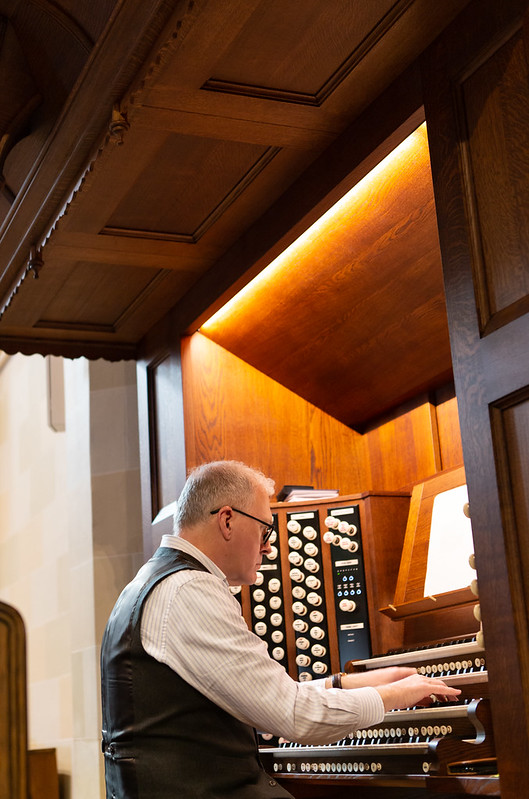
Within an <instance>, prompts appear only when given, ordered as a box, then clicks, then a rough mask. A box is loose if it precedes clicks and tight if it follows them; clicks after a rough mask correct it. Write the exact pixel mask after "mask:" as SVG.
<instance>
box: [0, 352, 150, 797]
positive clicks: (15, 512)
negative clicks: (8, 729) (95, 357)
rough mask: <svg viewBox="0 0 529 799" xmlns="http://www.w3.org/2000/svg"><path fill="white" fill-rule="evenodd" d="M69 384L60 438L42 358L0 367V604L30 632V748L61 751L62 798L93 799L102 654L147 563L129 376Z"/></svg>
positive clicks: (98, 783)
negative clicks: (114, 616) (121, 603)
mask: <svg viewBox="0 0 529 799" xmlns="http://www.w3.org/2000/svg"><path fill="white" fill-rule="evenodd" d="M64 377H65V381H64V385H65V430H64V431H63V432H57V431H56V430H53V429H52V428H51V427H50V425H49V423H48V418H49V417H48V412H49V397H48V361H47V359H44V358H42V357H41V356H32V357H24V356H14V357H12V358H8V359H6V360H0V598H1V599H2V600H3V601H5V602H8V603H10V604H12V605H14V606H15V607H16V608H17V610H19V611H20V613H21V614H22V617H23V618H24V621H25V624H26V636H27V661H28V663H27V667H28V702H29V707H28V716H29V719H28V720H29V745H30V748H47V747H54V748H56V750H57V760H58V767H59V772H60V782H61V796H62V798H63V799H73V798H74V799H85V798H86V799H97V797H99V796H104V793H103V790H102V784H103V781H102V758H101V754H100V743H99V741H100V704H99V672H98V669H99V644H100V640H101V635H102V632H103V628H104V624H105V621H106V618H107V616H108V613H109V611H110V608H111V607H112V605H113V603H114V601H115V598H116V597H117V595H118V593H119V591H120V590H121V588H122V587H123V585H124V584H125V583H126V582H127V581H128V579H130V577H131V576H132V574H134V573H135V571H136V569H137V567H138V565H139V563H140V562H141V559H142V555H141V552H142V543H141V513H140V499H139V498H140V485H139V456H138V435H137V405H136V379H135V365H134V364H133V363H131V362H121V363H118V364H110V363H106V362H104V361H95V362H88V361H86V360H85V359H76V360H73V361H70V360H66V361H64ZM58 407H59V413H60V404H59V405H58Z"/></svg>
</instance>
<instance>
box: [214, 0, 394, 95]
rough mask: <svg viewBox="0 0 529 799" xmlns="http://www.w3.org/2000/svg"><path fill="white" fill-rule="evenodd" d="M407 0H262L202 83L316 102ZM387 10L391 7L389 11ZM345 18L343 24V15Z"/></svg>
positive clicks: (327, 92) (352, 63) (216, 87)
mask: <svg viewBox="0 0 529 799" xmlns="http://www.w3.org/2000/svg"><path fill="white" fill-rule="evenodd" d="M408 5H409V0H399V1H397V2H395V0H371V2H370V3H368V4H361V3H358V2H356V3H355V2H351V0H339V1H338V2H333V3H332V7H331V8H329V5H328V4H327V3H321V2H320V0H305V2H304V3H303V4H302V5H301V7H300V4H299V2H297V0H267V2H264V3H261V5H260V6H259V7H258V8H257V9H256V11H255V12H254V14H253V15H252V16H251V18H250V19H249V20H248V22H247V24H246V25H245V26H244V27H243V28H242V30H241V31H240V32H239V34H238V36H237V37H236V38H235V39H234V41H233V43H232V44H231V46H230V47H229V48H228V49H227V50H226V51H225V52H224V55H223V57H222V58H221V59H219V61H218V62H217V64H216V65H215V71H214V74H213V75H212V76H211V77H210V79H209V80H208V81H206V83H205V84H204V86H203V88H204V89H212V90H216V91H224V92H233V93H237V94H246V95H248V96H257V97H259V96H262V97H270V98H272V99H273V98H275V99H283V100H284V101H286V102H299V103H302V104H307V105H316V106H317V105H320V104H321V103H322V102H323V100H324V99H325V98H326V97H327V96H328V95H329V94H330V92H331V91H332V90H333V88H334V87H335V85H336V84H337V82H339V81H340V80H343V78H344V77H346V76H347V75H348V74H349V72H350V71H351V69H352V68H353V65H354V63H355V62H357V61H358V60H359V55H358V52H357V51H359V49H360V48H362V55H365V52H366V50H367V49H369V46H370V45H372V44H373V43H375V42H376V41H377V40H378V39H379V38H380V37H381V35H382V34H383V32H384V30H385V29H387V27H388V25H389V24H390V21H391V20H392V19H393V17H394V16H398V15H399V14H400V13H401V12H402V10H403V9H404V8H405V7H406V6H408ZM390 12H392V13H390ZM345 20H347V22H346V24H344V21H345Z"/></svg>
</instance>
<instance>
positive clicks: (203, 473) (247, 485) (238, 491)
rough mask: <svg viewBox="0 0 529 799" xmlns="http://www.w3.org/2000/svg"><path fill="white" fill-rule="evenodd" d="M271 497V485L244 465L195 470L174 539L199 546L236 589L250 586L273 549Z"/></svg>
mask: <svg viewBox="0 0 529 799" xmlns="http://www.w3.org/2000/svg"><path fill="white" fill-rule="evenodd" d="M273 492H274V482H273V480H271V479H270V478H268V477H265V475H264V474H263V473H262V472H260V471H258V470H256V469H252V468H251V467H249V466H246V465H245V464H244V463H240V462H238V461H215V462H213V463H205V464H203V465H202V466H198V467H197V468H196V469H193V471H192V472H191V473H190V475H189V477H188V479H187V482H186V484H185V486H184V488H183V490H182V493H181V495H180V498H179V500H178V503H177V508H176V512H175V517H174V530H175V534H176V535H180V536H181V537H182V538H186V539H188V540H189V541H191V543H193V544H195V545H196V546H198V548H199V549H201V550H202V551H203V552H204V553H205V554H206V555H208V557H210V558H211V559H212V560H213V561H214V562H215V563H216V564H217V565H218V566H219V567H220V568H221V569H222V570H223V571H224V573H225V574H226V576H227V578H228V580H229V581H230V583H231V584H232V585H238V584H246V583H248V584H251V583H253V582H254V581H255V575H256V571H257V569H258V568H259V566H260V565H261V559H262V556H263V554H265V553H267V552H268V551H269V547H270V545H269V543H268V542H267V541H265V538H266V527H267V525H269V524H270V523H271V521H272V514H271V511H270V496H271V495H272V494H273ZM213 511H215V513H212V512H213ZM241 511H242V512H241ZM246 514H249V515H246Z"/></svg>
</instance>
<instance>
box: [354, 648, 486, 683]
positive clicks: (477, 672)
mask: <svg viewBox="0 0 529 799" xmlns="http://www.w3.org/2000/svg"><path fill="white" fill-rule="evenodd" d="M350 665H351V668H354V669H355V670H359V671H360V670H361V671H369V670H371V669H381V668H385V667H388V666H414V667H415V668H416V669H417V671H418V672H419V674H426V675H429V676H432V677H439V678H440V679H442V680H444V682H445V683H446V684H447V685H454V686H456V687H458V688H460V687H463V686H464V685H476V684H477V683H483V684H486V683H487V680H488V673H487V665H486V657H485V650H484V649H483V647H482V646H479V644H478V643H477V642H476V638H475V636H472V637H470V638H466V639H462V640H461V641H448V642H442V643H439V644H436V645H433V646H423V647H421V648H419V649H415V650H407V651H399V652H392V653H390V654H388V655H382V656H380V657H374V658H369V659H368V660H357V661H355V662H354V663H352V664H350Z"/></svg>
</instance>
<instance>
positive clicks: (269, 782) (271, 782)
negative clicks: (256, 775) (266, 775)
mask: <svg viewBox="0 0 529 799" xmlns="http://www.w3.org/2000/svg"><path fill="white" fill-rule="evenodd" d="M268 784H269V785H271V786H272V788H273V787H274V785H277V782H276V781H275V780H268Z"/></svg>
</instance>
